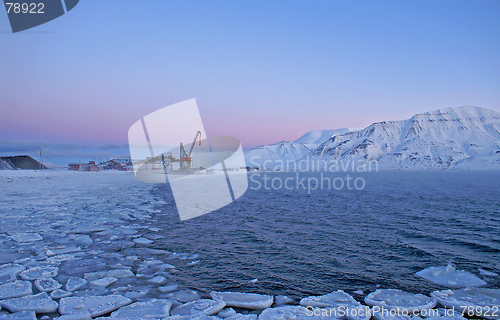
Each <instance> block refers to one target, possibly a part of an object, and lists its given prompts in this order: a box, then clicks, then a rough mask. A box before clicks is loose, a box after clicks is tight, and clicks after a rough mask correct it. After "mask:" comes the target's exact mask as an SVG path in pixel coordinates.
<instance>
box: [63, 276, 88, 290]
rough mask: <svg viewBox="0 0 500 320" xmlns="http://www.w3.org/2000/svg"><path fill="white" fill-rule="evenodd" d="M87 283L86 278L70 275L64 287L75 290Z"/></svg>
mask: <svg viewBox="0 0 500 320" xmlns="http://www.w3.org/2000/svg"><path fill="white" fill-rule="evenodd" d="M86 284H87V280H85V279H82V278H78V277H71V278H69V279H68V281H67V282H66V285H65V286H64V288H65V289H66V290H68V291H75V290H78V289H80V288H82V287H84V286H85V285H86Z"/></svg>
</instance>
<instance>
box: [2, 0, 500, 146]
mask: <svg viewBox="0 0 500 320" xmlns="http://www.w3.org/2000/svg"><path fill="white" fill-rule="evenodd" d="M499 17H500V1H439V0H436V1H166V0H149V1H127V0H120V1H110V0H102V1H80V3H79V4H78V5H77V6H76V7H75V8H74V9H73V10H72V11H71V12H69V13H67V14H65V15H64V16H62V17H60V18H58V19H56V20H53V21H51V22H49V23H46V24H44V25H41V26H39V27H36V28H33V29H30V30H26V31H23V32H20V33H17V34H12V33H11V31H10V25H9V23H8V20H7V14H6V12H5V11H1V10H0V43H1V44H0V57H1V59H0V108H1V110H2V113H1V114H2V115H1V117H0V140H4V141H7V140H9V141H10V140H29V141H34V143H35V144H36V141H43V142H44V143H45V145H46V144H47V143H49V144H53V145H58V143H67V144H75V145H79V144H81V145H85V146H90V147H97V146H102V145H110V144H115V145H119V146H123V145H125V144H126V143H127V131H128V128H129V127H130V126H131V125H132V124H133V123H134V122H135V121H137V120H138V119H140V118H141V117H142V116H144V115H146V114H148V113H151V112H153V111H155V110H157V109H160V108H162V107H165V106H167V105H170V104H173V103H176V102H180V101H183V100H187V99H191V98H196V100H197V103H198V107H199V109H200V112H201V114H202V117H203V121H204V125H205V128H206V130H207V132H208V134H209V135H230V136H234V137H237V138H239V139H240V140H241V141H242V144H243V146H244V148H250V147H253V146H257V145H262V144H268V143H273V142H277V141H280V140H295V139H297V138H299V137H300V136H301V135H302V134H304V133H305V132H307V131H310V130H321V129H335V128H341V127H364V126H367V125H369V124H371V123H373V122H376V121H382V120H399V119H405V118H409V117H411V116H412V115H413V114H415V113H420V112H424V111H428V110H434V109H439V108H446V107H457V106H461V105H476V106H480V107H485V108H489V109H493V110H497V111H500V90H499V88H500V59H499V57H500V19H499ZM9 143H10V142H9ZM4 145H8V144H5V143H4ZM3 150H4V151H5V150H6V149H5V148H4V149H3ZM0 151H1V150H0Z"/></svg>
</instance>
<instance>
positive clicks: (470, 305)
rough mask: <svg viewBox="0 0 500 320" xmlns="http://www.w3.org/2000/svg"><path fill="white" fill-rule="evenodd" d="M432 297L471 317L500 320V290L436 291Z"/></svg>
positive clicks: (466, 289)
mask: <svg viewBox="0 0 500 320" xmlns="http://www.w3.org/2000/svg"><path fill="white" fill-rule="evenodd" d="M431 296H433V297H435V298H437V300H438V302H439V303H440V304H441V305H443V306H445V307H447V308H454V309H455V310H458V311H461V312H465V314H467V315H469V316H479V317H483V318H486V319H498V318H500V289H486V288H465V289H457V290H443V291H434V292H433V293H431Z"/></svg>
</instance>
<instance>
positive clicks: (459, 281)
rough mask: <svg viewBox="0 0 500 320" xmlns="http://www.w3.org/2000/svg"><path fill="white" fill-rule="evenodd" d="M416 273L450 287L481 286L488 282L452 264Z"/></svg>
mask: <svg viewBox="0 0 500 320" xmlns="http://www.w3.org/2000/svg"><path fill="white" fill-rule="evenodd" d="M415 275H417V276H419V277H422V278H424V279H426V280H429V281H431V282H433V283H436V284H440V285H442V286H445V287H449V288H465V287H481V286H484V285H486V284H487V283H486V282H485V281H483V280H481V279H479V278H478V277H476V276H475V275H473V274H472V273H470V272H467V271H463V270H456V269H455V267H454V266H453V265H451V264H449V265H447V266H446V267H444V266H441V267H430V268H427V269H424V270H421V271H419V272H417V273H415Z"/></svg>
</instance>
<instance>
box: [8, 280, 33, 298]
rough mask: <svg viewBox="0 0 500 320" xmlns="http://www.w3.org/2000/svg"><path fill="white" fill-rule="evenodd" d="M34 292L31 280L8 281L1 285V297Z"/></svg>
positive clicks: (12, 296) (20, 295)
mask: <svg viewBox="0 0 500 320" xmlns="http://www.w3.org/2000/svg"><path fill="white" fill-rule="evenodd" d="M29 294H33V290H32V285H31V282H29V281H19V280H16V281H14V282H8V283H5V284H2V285H0V299H9V298H17V297H22V296H26V295H29Z"/></svg>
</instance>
